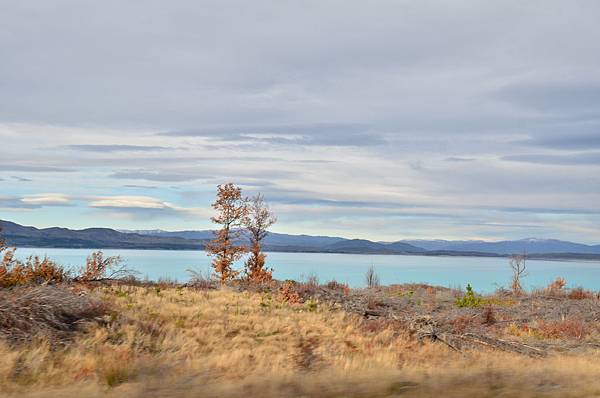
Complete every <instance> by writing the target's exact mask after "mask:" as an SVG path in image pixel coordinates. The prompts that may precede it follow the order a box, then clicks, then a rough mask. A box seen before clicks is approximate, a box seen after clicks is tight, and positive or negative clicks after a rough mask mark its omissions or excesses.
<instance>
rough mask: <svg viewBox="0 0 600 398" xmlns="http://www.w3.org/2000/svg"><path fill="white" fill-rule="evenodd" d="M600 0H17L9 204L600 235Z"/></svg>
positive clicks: (382, 236)
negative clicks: (262, 210) (235, 201)
mask: <svg viewBox="0 0 600 398" xmlns="http://www.w3.org/2000/svg"><path fill="white" fill-rule="evenodd" d="M599 16H600V2H598V1H595V0H589V1H586V0H575V1H553V0H544V1H542V0H532V1H527V2H524V1H511V0H507V1H495V2H490V1H470V0H460V1H451V0H446V1H444V0H440V1H428V0H419V1H403V0H394V1H385V0H381V1H380V0H374V1H368V2H367V1H355V0H339V1H337V0H305V1H287V0H277V1H274V0H271V1H264V0H254V1H251V2H249V1H241V0H239V1H229V0H218V1H197V0H189V1H187V0H172V1H168V2H165V1H153V0H145V1H138V0H130V1H121V0H103V1H89V0H73V1H64V0H53V1H51V2H50V1H23V0H0V26H2V29H0V60H1V61H0V218H2V219H5V220H10V221H14V222H18V223H22V224H26V225H33V226H36V227H49V226H62V227H69V228H86V227H96V226H103V227H111V228H118V229H155V228H160V229H166V230H190V229H207V228H210V227H211V223H210V220H209V217H210V215H211V214H212V211H211V208H210V204H211V202H212V201H213V199H214V195H215V191H216V186H217V185H218V184H221V183H226V182H233V183H236V184H238V185H239V186H240V187H242V189H243V191H244V193H245V194H246V195H249V196H251V195H254V194H256V193H257V192H262V193H263V194H264V195H265V197H266V199H267V201H268V202H269V203H270V206H271V209H272V210H273V212H274V213H276V214H277V216H278V223H277V224H276V225H275V226H274V227H273V230H275V231H277V232H285V233H305V234H311V235H317V234H320V235H335V236H343V237H349V238H366V239H372V240H386V241H394V240H400V239H418V238H440V239H485V240H501V239H519V238H526V237H538V238H557V239H567V240H574V241H578V242H583V243H596V244H597V243H600V40H598V38H599V37H600V24H599V23H598V17H599Z"/></svg>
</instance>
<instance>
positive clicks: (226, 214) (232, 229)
mask: <svg viewBox="0 0 600 398" xmlns="http://www.w3.org/2000/svg"><path fill="white" fill-rule="evenodd" d="M212 207H213V209H215V210H217V211H218V214H217V216H215V217H211V220H212V222H213V223H215V224H219V225H220V226H221V229H220V230H218V231H215V233H214V234H215V237H214V239H213V240H212V241H210V242H209V243H207V244H206V247H205V248H206V251H207V252H208V255H209V256H213V261H212V266H213V268H214V269H215V272H216V273H217V274H219V276H220V279H221V283H223V282H226V281H228V280H230V279H233V278H235V277H236V276H237V275H238V274H239V271H235V270H234V269H233V268H232V266H233V263H234V262H235V261H236V260H239V259H240V258H241V257H242V255H243V254H244V253H246V252H247V251H248V249H247V248H246V247H245V246H244V245H240V244H239V238H240V234H241V231H240V228H241V226H242V223H243V221H244V219H245V218H246V216H247V214H248V204H247V201H246V199H244V198H243V197H242V190H241V188H238V187H236V186H235V185H234V184H232V183H228V184H225V185H219V186H218V187H217V199H216V201H215V203H213V204H212Z"/></svg>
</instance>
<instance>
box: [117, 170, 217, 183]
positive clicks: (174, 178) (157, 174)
mask: <svg viewBox="0 0 600 398" xmlns="http://www.w3.org/2000/svg"><path fill="white" fill-rule="evenodd" d="M109 177H110V178H116V179H121V180H146V181H158V182H183V181H195V180H200V179H204V178H207V177H206V176H205V175H202V174H195V173H189V174H188V173H177V172H169V171H164V172H161V171H141V170H130V171H119V172H116V173H112V174H111V175H110V176H109Z"/></svg>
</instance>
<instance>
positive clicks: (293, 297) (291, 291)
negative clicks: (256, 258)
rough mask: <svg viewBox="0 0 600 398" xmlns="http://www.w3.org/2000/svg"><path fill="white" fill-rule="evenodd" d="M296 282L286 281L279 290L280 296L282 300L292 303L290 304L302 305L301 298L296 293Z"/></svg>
mask: <svg viewBox="0 0 600 398" xmlns="http://www.w3.org/2000/svg"><path fill="white" fill-rule="evenodd" d="M296 285H297V284H296V282H294V281H285V282H283V285H281V288H280V289H279V296H280V297H281V300H282V301H284V302H286V303H290V304H298V303H300V302H301V301H302V300H301V297H300V295H299V294H298V292H297V291H296Z"/></svg>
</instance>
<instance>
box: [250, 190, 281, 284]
mask: <svg viewBox="0 0 600 398" xmlns="http://www.w3.org/2000/svg"><path fill="white" fill-rule="evenodd" d="M276 221H277V218H276V217H275V216H274V215H273V214H272V213H271V210H270V209H269V206H268V205H267V203H266V202H265V198H264V196H263V195H262V194H260V193H259V194H258V195H256V196H254V197H253V198H252V199H251V200H250V203H249V205H248V214H247V216H246V217H245V218H244V226H245V227H246V230H247V231H248V234H249V236H250V258H249V259H248V260H246V276H247V277H248V280H249V281H250V282H254V283H263V282H270V281H271V279H272V278H273V270H272V269H268V268H266V267H265V259H266V257H267V256H266V255H265V254H264V253H263V252H262V241H263V239H264V238H266V236H267V234H268V231H267V229H268V228H269V227H270V226H271V225H273V224H275V222H276Z"/></svg>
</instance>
